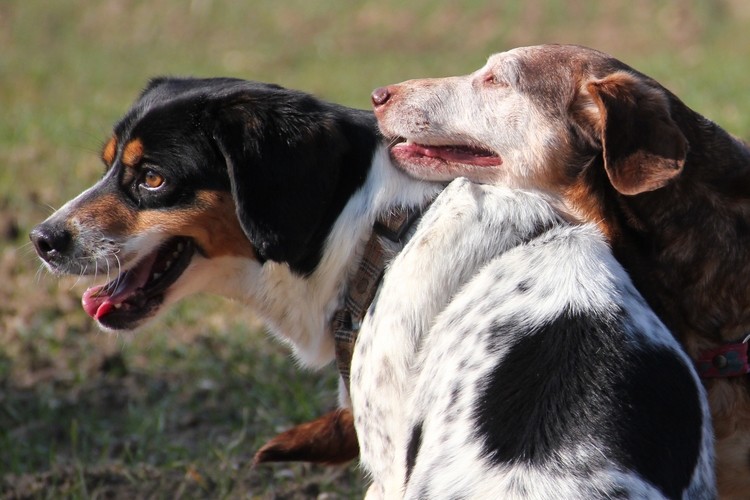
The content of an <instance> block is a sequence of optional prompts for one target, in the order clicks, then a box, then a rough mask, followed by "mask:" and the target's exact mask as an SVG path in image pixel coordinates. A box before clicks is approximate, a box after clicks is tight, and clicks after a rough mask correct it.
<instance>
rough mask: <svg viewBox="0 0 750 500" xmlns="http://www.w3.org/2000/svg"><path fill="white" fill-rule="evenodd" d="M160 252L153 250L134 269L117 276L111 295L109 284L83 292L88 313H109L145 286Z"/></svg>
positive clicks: (95, 316) (99, 314)
mask: <svg viewBox="0 0 750 500" xmlns="http://www.w3.org/2000/svg"><path fill="white" fill-rule="evenodd" d="M157 253H158V252H153V253H152V254H150V255H148V256H147V257H146V258H145V259H143V260H142V261H141V262H139V263H138V264H137V265H136V266H135V267H134V268H133V269H130V270H129V271H125V272H124V273H122V274H120V275H119V276H118V277H117V278H115V283H117V287H116V288H115V289H114V291H112V292H111V294H110V295H107V293H108V292H106V291H105V288H109V287H107V285H99V286H92V287H91V288H89V289H88V290H86V291H85V292H84V293H83V297H82V298H81V304H82V305H83V310H84V311H86V314H88V315H89V316H91V317H92V318H94V319H97V320H98V319H99V318H101V317H102V316H104V315H106V314H108V313H109V312H110V311H111V310H112V309H114V308H115V306H116V305H117V304H122V303H123V302H125V301H126V300H127V299H128V298H129V297H131V296H132V295H133V292H135V291H136V290H137V289H139V288H141V287H143V285H145V284H146V282H147V281H148V277H149V275H150V274H151V268H152V267H153V265H154V261H156V256H157Z"/></svg>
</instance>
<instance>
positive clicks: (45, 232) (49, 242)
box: [29, 223, 72, 261]
mask: <svg viewBox="0 0 750 500" xmlns="http://www.w3.org/2000/svg"><path fill="white" fill-rule="evenodd" d="M29 238H31V242H32V243H33V244H34V248H36V253H37V254H39V257H41V258H42V259H44V260H45V261H49V260H50V259H53V258H55V257H57V256H59V255H61V254H63V253H65V252H66V251H67V250H68V247H69V246H70V242H71V241H72V237H71V235H70V231H68V230H67V229H64V228H59V227H55V226H52V225H48V224H44V223H42V224H39V225H38V226H37V227H35V228H34V229H32V230H31V233H29Z"/></svg>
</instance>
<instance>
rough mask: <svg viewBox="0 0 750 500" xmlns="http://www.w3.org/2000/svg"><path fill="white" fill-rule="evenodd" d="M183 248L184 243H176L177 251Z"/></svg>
mask: <svg viewBox="0 0 750 500" xmlns="http://www.w3.org/2000/svg"><path fill="white" fill-rule="evenodd" d="M184 248H185V244H184V243H178V244H177V252H182V250H183V249H184ZM175 256H177V253H175Z"/></svg>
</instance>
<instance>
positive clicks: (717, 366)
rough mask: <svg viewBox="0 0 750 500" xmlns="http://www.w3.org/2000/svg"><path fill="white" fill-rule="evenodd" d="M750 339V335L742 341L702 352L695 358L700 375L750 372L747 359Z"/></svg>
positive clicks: (740, 374) (725, 375)
mask: <svg viewBox="0 0 750 500" xmlns="http://www.w3.org/2000/svg"><path fill="white" fill-rule="evenodd" d="M748 340H750V335H748V336H746V337H745V338H744V339H743V340H742V341H741V342H737V343H734V344H724V345H722V346H719V347H716V348H714V349H707V350H705V351H703V352H701V353H700V354H699V355H698V359H696V360H695V367H696V369H697V370H698V375H699V376H700V377H701V378H717V377H722V378H726V377H740V376H742V375H746V374H747V373H750V363H748V359H747V354H748V352H747V351H748V349H747V348H748Z"/></svg>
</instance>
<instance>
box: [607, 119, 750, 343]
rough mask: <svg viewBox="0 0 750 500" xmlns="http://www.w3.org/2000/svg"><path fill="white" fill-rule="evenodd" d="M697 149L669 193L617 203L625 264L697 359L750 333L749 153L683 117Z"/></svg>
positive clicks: (616, 241)
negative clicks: (699, 354)
mask: <svg viewBox="0 0 750 500" xmlns="http://www.w3.org/2000/svg"><path fill="white" fill-rule="evenodd" d="M684 113H685V115H686V116H684V117H682V119H681V120H678V123H682V124H686V125H684V129H683V133H684V134H685V136H686V138H687V139H688V141H689V143H690V144H696V145H698V144H700V145H701V147H700V148H697V147H694V148H691V150H690V151H689V153H688V157H687V160H686V164H685V167H684V170H683V173H682V174H681V176H679V177H678V178H677V179H676V180H675V181H674V182H673V183H672V184H670V185H668V186H667V187H665V188H663V189H659V190H656V191H653V192H649V193H643V194H641V195H637V196H622V195H616V198H617V199H616V203H617V205H619V207H618V208H619V211H620V214H621V216H620V217H619V221H620V222H619V225H620V227H619V228H615V231H614V232H613V234H612V235H611V237H612V245H613V249H614V252H615V254H616V255H617V257H618V259H619V260H620V261H621V262H623V264H624V265H625V267H626V268H627V269H628V270H629V272H630V273H631V275H632V276H633V280H634V281H635V282H636V284H637V286H638V287H639V289H640V290H641V291H642V293H643V295H644V296H645V297H646V299H647V300H648V301H649V303H650V305H651V306H652V307H653V308H654V310H655V311H656V312H657V314H659V315H660V316H661V318H662V319H663V320H664V321H665V323H667V325H668V326H669V327H670V328H671V329H672V330H673V331H674V332H675V333H676V334H677V336H678V337H679V338H680V340H682V341H683V343H684V344H685V345H687V347H688V349H689V350H690V351H691V353H692V354H695V352H697V351H699V350H701V349H706V348H707V347H711V346H713V345H716V344H717V343H723V342H732V341H735V340H736V339H738V338H742V337H744V336H745V335H746V334H747V333H748V332H750V293H748V292H750V286H749V285H748V280H747V276H748V275H750V257H748V256H750V254H748V251H747V242H749V241H750V148H748V146H747V145H745V144H743V143H742V142H741V141H739V140H737V139H736V138H734V137H732V136H731V135H730V134H728V133H727V132H725V131H724V130H722V129H721V128H719V127H718V126H716V125H715V124H714V123H712V122H710V121H709V120H707V119H705V118H703V117H701V116H700V115H697V114H695V113H693V112H692V111H690V110H686V111H684Z"/></svg>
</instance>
